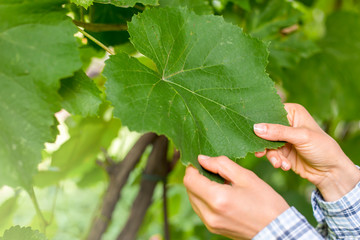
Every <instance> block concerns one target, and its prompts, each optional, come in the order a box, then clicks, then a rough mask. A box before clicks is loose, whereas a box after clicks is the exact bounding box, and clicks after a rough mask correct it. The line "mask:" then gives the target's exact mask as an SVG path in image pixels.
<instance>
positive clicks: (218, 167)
mask: <svg viewBox="0 0 360 240" xmlns="http://www.w3.org/2000/svg"><path fill="white" fill-rule="evenodd" d="M198 160H199V163H200V165H201V166H202V167H203V168H205V169H206V170H208V171H210V172H212V173H215V174H219V175H220V176H221V177H222V178H224V179H225V180H226V181H228V182H230V183H235V182H238V181H239V180H240V179H239V177H240V176H243V174H241V173H240V172H242V171H247V169H245V168H242V167H241V166H239V165H238V164H236V163H235V162H233V161H232V160H230V159H229V158H227V157H225V156H220V157H208V156H204V155H199V156H198Z"/></svg>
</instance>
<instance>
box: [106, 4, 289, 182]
mask: <svg viewBox="0 0 360 240" xmlns="http://www.w3.org/2000/svg"><path fill="white" fill-rule="evenodd" d="M219 29H221V31H219ZM129 33H130V36H131V42H132V43H133V44H134V46H135V48H136V49H137V50H138V51H139V52H141V53H142V54H144V55H145V56H147V57H148V58H150V59H152V60H153V61H154V62H155V64H156V66H157V69H158V71H153V70H151V69H149V68H147V67H146V66H144V65H142V64H141V63H140V62H139V61H138V60H137V59H135V58H132V57H129V56H128V55H126V54H118V55H116V56H111V58H110V60H108V61H107V62H106V63H107V64H106V67H105V69H104V75H105V77H107V79H108V80H107V83H106V92H107V96H108V99H109V100H110V101H111V102H112V103H113V105H114V107H115V109H114V115H115V116H117V117H119V118H120V119H121V120H122V123H123V124H124V125H126V126H128V127H129V128H130V129H131V130H135V131H139V132H146V131H154V132H157V133H158V134H165V135H166V136H167V137H169V138H170V139H172V140H173V141H174V143H175V145H176V146H177V147H178V148H179V149H180V151H181V159H182V162H183V163H184V164H186V165H188V164H193V165H194V166H197V167H198V168H199V169H200V171H202V173H203V174H205V175H207V176H210V175H208V174H206V173H204V170H202V169H201V167H199V165H198V163H197V155H198V154H205V155H209V156H217V155H227V156H229V157H230V158H231V159H234V160H235V159H238V158H241V157H244V156H245V155H246V153H247V152H254V151H261V150H263V149H264V148H276V147H278V146H281V143H276V142H269V141H265V140H263V139H260V138H258V137H257V136H256V135H255V134H254V133H253V130H252V128H253V124H254V123H257V122H276V123H282V124H286V123H287V119H286V112H285V110H284V108H283V105H282V104H281V102H280V97H279V96H278V95H277V94H276V90H275V88H274V84H273V82H272V81H271V79H270V78H269V77H268V75H267V74H266V73H265V67H266V63H267V56H268V52H267V50H266V46H265V44H264V43H262V42H261V41H259V40H257V39H253V38H251V37H250V36H248V35H246V34H244V33H243V32H242V30H241V29H240V28H238V27H236V26H234V25H232V24H228V23H225V22H224V20H223V19H222V18H221V17H217V16H208V15H203V16H198V15H196V14H194V13H191V12H188V11H187V10H186V9H170V8H169V9H165V8H160V9H149V10H145V11H144V13H142V14H139V15H137V16H135V17H134V18H133V20H132V22H131V23H129ZM212 179H214V178H212Z"/></svg>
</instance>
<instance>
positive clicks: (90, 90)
mask: <svg viewBox="0 0 360 240" xmlns="http://www.w3.org/2000/svg"><path fill="white" fill-rule="evenodd" d="M59 94H60V95H61V97H62V99H63V100H62V107H63V108H64V109H66V110H67V111H68V112H70V113H72V114H75V115H76V114H77V115H81V116H85V117H87V116H96V115H98V112H99V107H100V104H101V103H102V100H101V98H100V90H99V89H98V88H97V87H96V85H95V83H94V82H93V81H92V80H91V79H90V78H89V77H88V76H86V74H85V73H84V72H83V71H79V72H76V73H75V74H74V76H72V77H70V78H66V79H62V80H61V88H60V89H59Z"/></svg>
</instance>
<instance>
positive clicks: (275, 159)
mask: <svg viewBox="0 0 360 240" xmlns="http://www.w3.org/2000/svg"><path fill="white" fill-rule="evenodd" d="M266 157H267V159H268V160H269V161H270V163H271V165H273V167H274V168H279V167H281V163H282V159H280V156H279V154H278V150H269V151H267V153H266Z"/></svg>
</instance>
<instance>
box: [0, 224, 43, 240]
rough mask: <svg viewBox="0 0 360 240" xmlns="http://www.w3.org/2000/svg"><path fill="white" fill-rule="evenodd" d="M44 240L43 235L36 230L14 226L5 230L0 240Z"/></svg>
mask: <svg viewBox="0 0 360 240" xmlns="http://www.w3.org/2000/svg"><path fill="white" fill-rule="evenodd" d="M24 239H26V240H46V239H47V238H46V237H45V235H44V234H42V233H40V232H39V231H38V230H35V231H34V230H32V229H31V228H30V227H20V226H14V227H11V228H10V229H8V230H6V231H5V233H4V236H2V237H0V240H24Z"/></svg>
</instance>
